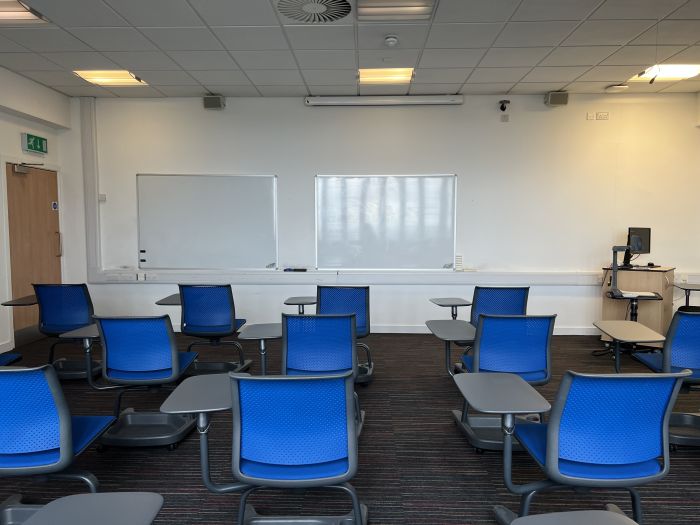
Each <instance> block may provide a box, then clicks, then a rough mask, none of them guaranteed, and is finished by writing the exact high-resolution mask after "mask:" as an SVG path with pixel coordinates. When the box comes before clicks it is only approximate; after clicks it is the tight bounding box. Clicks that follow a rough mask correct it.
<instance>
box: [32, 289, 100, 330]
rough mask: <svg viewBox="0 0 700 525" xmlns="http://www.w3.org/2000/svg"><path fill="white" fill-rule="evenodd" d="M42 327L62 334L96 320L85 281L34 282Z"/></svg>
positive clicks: (40, 326)
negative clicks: (75, 282)
mask: <svg viewBox="0 0 700 525" xmlns="http://www.w3.org/2000/svg"><path fill="white" fill-rule="evenodd" d="M32 286H34V294H35V295H36V298H37V302H38V303H39V330H40V331H41V332H43V333H45V334H47V335H58V334H62V333H64V332H70V331H71V330H75V329H76V328H80V327H82V326H85V325H88V324H91V323H92V314H93V309H92V301H91V300H90V292H88V288H87V286H86V285H85V284H34V285H32Z"/></svg>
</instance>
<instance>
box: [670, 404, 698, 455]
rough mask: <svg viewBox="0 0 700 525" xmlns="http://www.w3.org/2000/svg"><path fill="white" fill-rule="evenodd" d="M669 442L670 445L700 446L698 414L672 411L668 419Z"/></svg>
mask: <svg viewBox="0 0 700 525" xmlns="http://www.w3.org/2000/svg"><path fill="white" fill-rule="evenodd" d="M669 442H670V443H671V444H672V445H680V446H685V447H700V414H688V413H684V412H673V413H672V414H671V420H670V421H669Z"/></svg>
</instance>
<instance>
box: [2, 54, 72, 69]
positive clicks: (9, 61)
mask: <svg viewBox="0 0 700 525" xmlns="http://www.w3.org/2000/svg"><path fill="white" fill-rule="evenodd" d="M0 66H2V67H5V68H7V69H11V70H12V71H61V70H62V69H63V68H62V67H61V66H59V65H58V64H54V63H53V62H51V61H50V60H48V59H47V58H44V57H43V56H41V55H37V54H34V53H0Z"/></svg>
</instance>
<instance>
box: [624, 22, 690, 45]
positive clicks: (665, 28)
mask: <svg viewBox="0 0 700 525" xmlns="http://www.w3.org/2000/svg"><path fill="white" fill-rule="evenodd" d="M657 41H658V44H659V45H673V44H685V45H691V44H695V43H696V42H699V41H700V20H663V21H661V23H660V24H659V30H658V36H657V31H656V24H654V25H653V27H651V28H650V29H649V30H648V31H646V32H645V33H644V34H643V35H641V36H640V37H639V38H637V39H635V40H634V41H633V42H632V44H648V45H656V44H657Z"/></svg>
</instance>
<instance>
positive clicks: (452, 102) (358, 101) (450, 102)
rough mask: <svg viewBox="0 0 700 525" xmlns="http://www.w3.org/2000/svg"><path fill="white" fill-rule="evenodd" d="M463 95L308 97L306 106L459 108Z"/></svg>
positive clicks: (305, 102) (305, 101)
mask: <svg viewBox="0 0 700 525" xmlns="http://www.w3.org/2000/svg"><path fill="white" fill-rule="evenodd" d="M462 103H464V97H463V96H462V95H406V96H403V95H402V96H372V97H370V96H359V97H306V98H305V99H304V104H305V105H306V106H435V105H445V106H457V105H460V104H462Z"/></svg>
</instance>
